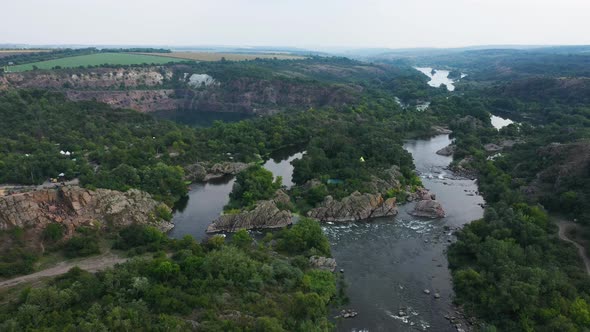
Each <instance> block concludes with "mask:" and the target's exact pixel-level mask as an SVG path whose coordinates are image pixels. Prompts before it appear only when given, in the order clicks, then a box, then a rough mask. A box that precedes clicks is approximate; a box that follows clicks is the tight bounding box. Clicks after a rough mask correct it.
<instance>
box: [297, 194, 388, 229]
mask: <svg viewBox="0 0 590 332" xmlns="http://www.w3.org/2000/svg"><path fill="white" fill-rule="evenodd" d="M307 215H308V216H309V217H311V218H314V219H317V220H319V221H330V222H333V221H340V222H344V221H360V220H366V219H370V218H377V217H386V216H395V215H397V205H396V203H395V198H389V199H384V198H383V196H381V194H368V193H365V194H361V193H359V192H358V191H356V192H354V193H352V194H351V195H350V196H348V197H345V198H343V199H342V200H340V201H337V200H335V199H333V198H332V196H326V198H325V199H324V201H323V202H322V203H321V205H320V206H319V207H317V208H315V209H312V210H311V211H309V212H308V213H307Z"/></svg>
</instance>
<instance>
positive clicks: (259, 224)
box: [207, 190, 292, 233]
mask: <svg viewBox="0 0 590 332" xmlns="http://www.w3.org/2000/svg"><path fill="white" fill-rule="evenodd" d="M285 197H286V198H285ZM286 199H287V200H288V196H287V194H285V192H284V191H282V190H278V191H277V194H276V196H275V198H274V199H272V200H267V201H260V202H258V204H257V205H256V207H255V208H254V210H251V211H243V212H239V213H235V214H224V215H221V216H219V217H218V218H217V219H215V220H214V221H213V222H212V223H211V224H210V225H209V227H207V233H216V232H222V231H226V232H235V231H238V230H240V229H260V228H281V227H286V226H288V225H290V224H291V223H292V221H291V211H288V210H281V209H279V208H278V207H277V203H280V202H281V203H282V202H284V201H285V200H286Z"/></svg>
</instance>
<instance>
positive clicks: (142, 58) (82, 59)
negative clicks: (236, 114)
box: [8, 53, 186, 72]
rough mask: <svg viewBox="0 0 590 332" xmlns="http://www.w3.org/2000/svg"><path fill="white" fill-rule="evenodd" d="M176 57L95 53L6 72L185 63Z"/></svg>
mask: <svg viewBox="0 0 590 332" xmlns="http://www.w3.org/2000/svg"><path fill="white" fill-rule="evenodd" d="M162 54H164V53H162ZM185 60H186V59H180V58H177V57H169V56H164V55H160V54H150V55H148V54H136V53H134V54H130V53H96V54H89V55H80V56H72V57H66V58H60V59H54V60H47V61H39V62H32V63H26V64H22V65H16V66H10V67H8V71H10V72H21V71H27V70H32V69H33V66H36V67H37V68H39V69H52V68H54V67H56V66H60V67H62V68H72V67H79V66H98V65H103V64H109V65H136V64H142V63H147V64H165V63H168V62H179V61H185Z"/></svg>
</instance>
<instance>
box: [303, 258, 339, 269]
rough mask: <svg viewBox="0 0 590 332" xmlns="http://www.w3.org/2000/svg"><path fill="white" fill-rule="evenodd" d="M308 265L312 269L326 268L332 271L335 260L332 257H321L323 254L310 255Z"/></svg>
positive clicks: (334, 267) (334, 266)
mask: <svg viewBox="0 0 590 332" xmlns="http://www.w3.org/2000/svg"><path fill="white" fill-rule="evenodd" d="M309 265H311V267H312V268H314V269H319V270H326V271H330V272H334V270H336V260H335V259H334V258H329V257H323V256H311V257H309Z"/></svg>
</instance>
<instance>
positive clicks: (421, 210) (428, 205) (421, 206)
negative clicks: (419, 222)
mask: <svg viewBox="0 0 590 332" xmlns="http://www.w3.org/2000/svg"><path fill="white" fill-rule="evenodd" d="M410 214H411V215H413V216H416V217H426V218H432V219H434V218H444V217H445V211H444V210H443V208H442V205H441V204H440V203H439V202H438V201H435V200H432V199H428V200H426V199H425V200H421V201H419V202H418V203H416V206H415V207H414V210H413V211H412V212H410Z"/></svg>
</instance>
